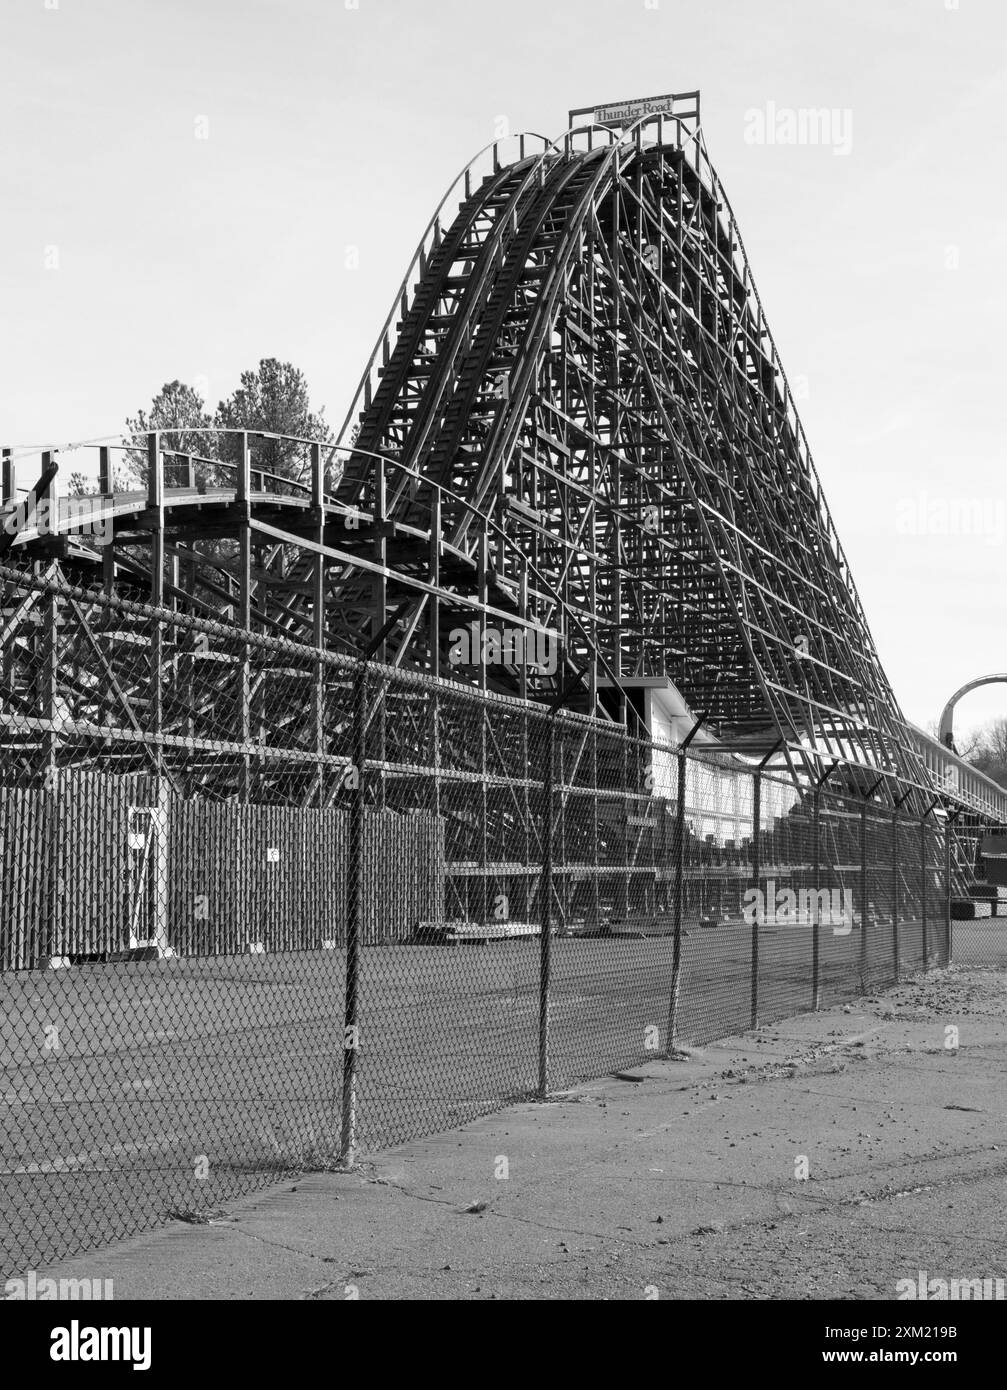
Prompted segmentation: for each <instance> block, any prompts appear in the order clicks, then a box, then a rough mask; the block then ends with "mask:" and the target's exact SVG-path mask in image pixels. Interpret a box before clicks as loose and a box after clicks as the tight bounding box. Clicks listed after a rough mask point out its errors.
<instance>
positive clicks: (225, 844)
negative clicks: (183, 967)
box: [0, 772, 444, 970]
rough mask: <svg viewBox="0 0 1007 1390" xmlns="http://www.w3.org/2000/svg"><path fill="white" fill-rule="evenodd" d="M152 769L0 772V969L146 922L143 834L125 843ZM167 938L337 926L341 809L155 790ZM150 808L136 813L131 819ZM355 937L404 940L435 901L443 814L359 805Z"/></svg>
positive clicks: (229, 946) (342, 905)
mask: <svg viewBox="0 0 1007 1390" xmlns="http://www.w3.org/2000/svg"><path fill="white" fill-rule="evenodd" d="M153 805H156V788H155V785H154V782H153V779H152V778H148V777H143V776H135V775H131V776H120V777H117V776H114V775H110V774H104V773H83V772H81V773H77V772H73V773H71V772H61V773H60V774H59V775H58V780H57V790H56V791H55V792H47V791H44V790H42V789H27V790H22V789H20V788H16V787H7V786H0V867H2V872H3V880H2V881H3V882H4V883H5V884H6V885H8V892H6V893H5V894H4V895H3V896H2V899H0V970H19V969H26V968H29V967H30V966H31V965H32V964H34V963H35V962H37V961H38V960H39V959H40V958H41V957H42V956H46V955H67V956H82V955H91V956H94V955H103V954H105V953H106V952H112V951H120V950H123V949H125V948H126V947H127V946H128V945H129V944H130V937H131V933H132V934H133V935H134V936H136V937H139V938H140V939H146V938H147V936H148V934H149V933H150V931H151V904H150V898H151V896H152V895H153V894H156V893H157V892H158V886H157V884H156V882H155V881H154V879H153V877H152V874H153V862H152V860H153V844H152V843H151V846H150V848H149V851H148V852H147V854H146V857H145V852H144V851H143V850H136V849H133V850H131V849H130V847H129V830H130V808H131V807H132V808H137V807H149V806H153ZM165 806H166V813H167V835H168V854H167V861H168V864H167V874H168V878H167V883H166V884H165V885H164V886H163V890H162V891H163V892H164V893H165V894H166V897H167V907H168V910H167V932H168V943H169V945H170V946H172V947H173V948H174V949H175V950H176V951H177V952H178V953H179V954H180V955H221V954H234V953H238V952H241V951H245V950H247V949H248V948H249V946H250V945H251V944H253V943H259V944H261V945H262V947H263V949H264V950H265V951H270V952H272V951H298V950H318V949H321V947H322V946H323V944H324V943H327V942H328V943H332V944H334V945H340V944H342V943H343V942H344V941H345V936H346V869H347V864H348V859H349V825H348V813H347V812H346V811H344V810H331V809H329V810H320V809H317V808H300V807H288V806H257V805H251V806H241V805H238V804H236V803H233V802H226V803H222V802H207V801H194V800H192V801H190V800H182V799H180V798H176V797H174V796H169V797H167V798H166V803H165ZM147 825H149V822H148V821H146V820H145V819H144V818H142V817H137V818H136V820H135V825H134V828H136V827H140V828H143V827H145V826H147ZM363 840H364V844H363V873H364V895H363V896H364V922H363V933H362V936H363V941H364V943H365V944H376V943H379V942H385V941H396V940H403V939H405V938H407V937H408V936H410V935H411V934H412V931H413V928H414V927H415V925H416V922H417V921H420V920H427V919H436V918H439V917H440V916H442V915H443V910H444V857H443V856H444V827H443V823H442V822H441V821H440V820H438V819H437V818H435V817H433V816H428V815H402V814H399V813H397V812H394V811H370V810H369V811H367V812H366V813H365V818H364V836H363Z"/></svg>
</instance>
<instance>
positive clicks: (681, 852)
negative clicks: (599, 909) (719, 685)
mask: <svg viewBox="0 0 1007 1390" xmlns="http://www.w3.org/2000/svg"><path fill="white" fill-rule="evenodd" d="M687 768H688V763H687V761H686V756H685V754H684V753H679V755H678V800H677V803H676V806H675V912H674V918H673V926H674V933H675V935H674V945H673V947H672V960H671V997H670V998H669V1000H668V1053H669V1055H670V1054H671V1053H672V1052H674V1050H675V1046H676V1043H677V1042H678V996H679V990H680V988H681V972H682V888H683V880H684V860H685V791H686V776H687Z"/></svg>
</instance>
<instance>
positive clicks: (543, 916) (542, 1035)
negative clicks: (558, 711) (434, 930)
mask: <svg viewBox="0 0 1007 1390" xmlns="http://www.w3.org/2000/svg"><path fill="white" fill-rule="evenodd" d="M545 730H546V732H545V772H544V774H543V778H542V877H541V879H540V882H539V924H540V925H539V974H538V1096H539V1099H540V1100H545V1098H546V1096H547V1095H548V1094H549V972H550V968H551V964H552V959H551V951H552V838H553V781H554V777H555V771H554V766H553V764H554V761H555V755H556V715H555V712H554V713H552V714H550V715H549V716H548V718H547V719H546V721H545Z"/></svg>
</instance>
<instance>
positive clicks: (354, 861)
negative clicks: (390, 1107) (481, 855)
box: [339, 660, 367, 1168]
mask: <svg viewBox="0 0 1007 1390" xmlns="http://www.w3.org/2000/svg"><path fill="white" fill-rule="evenodd" d="M352 688H353V697H352V698H353V710H352V720H353V749H352V765H351V781H350V788H349V790H350V810H349V827H348V830H349V833H348V836H347V866H346V975H345V991H344V1011H343V1089H342V1117H341V1121H342V1122H341V1131H340V1144H339V1158H340V1161H341V1162H342V1163H343V1164H344V1165H345V1166H346V1167H347V1168H352V1166H353V1162H354V1156H355V1150H356V1145H357V1054H358V1051H359V1046H360V1025H359V1018H358V1009H359V984H360V927H361V916H362V913H363V878H364V797H365V790H366V789H365V786H364V770H365V767H366V763H367V661H366V660H362V661H361V662H360V664H359V665H358V667H357V669H356V671H355V672H354V675H353V687H352Z"/></svg>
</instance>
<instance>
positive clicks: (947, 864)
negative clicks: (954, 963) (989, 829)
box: [944, 811, 996, 965]
mask: <svg viewBox="0 0 1007 1390" xmlns="http://www.w3.org/2000/svg"><path fill="white" fill-rule="evenodd" d="M955 818H956V813H955V812H954V811H948V813H947V816H946V817H945V820H944V964H945V965H950V964H951V942H952V932H953V930H954V928H953V927H952V924H951V837H952V835H953V834H954V833H955ZM995 908H996V904H994V910H995Z"/></svg>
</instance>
